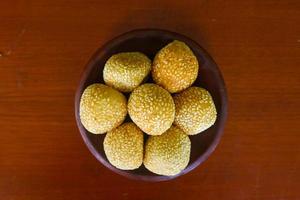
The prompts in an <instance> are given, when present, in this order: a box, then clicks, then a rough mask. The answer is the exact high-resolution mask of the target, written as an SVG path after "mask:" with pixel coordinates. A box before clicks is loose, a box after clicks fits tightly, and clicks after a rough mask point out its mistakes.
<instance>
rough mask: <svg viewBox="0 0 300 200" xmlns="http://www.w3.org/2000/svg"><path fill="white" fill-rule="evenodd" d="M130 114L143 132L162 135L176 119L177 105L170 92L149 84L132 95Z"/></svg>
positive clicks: (130, 98)
mask: <svg viewBox="0 0 300 200" xmlns="http://www.w3.org/2000/svg"><path fill="white" fill-rule="evenodd" d="M128 113H129V116H130V118H131V119H132V121H133V122H134V123H135V124H136V125H137V126H138V127H139V128H140V129H142V131H144V132H145V133H147V134H149V135H160V134H162V133H163V132H165V131H166V130H167V129H169V128H170V127H171V125H172V123H173V121H174V117H175V105H174V102H173V99H172V96H171V95H170V94H169V93H168V91H166V90H165V89H163V88H162V87H159V86H158V85H155V84H151V83H147V84H144V85H141V86H139V87H138V88H136V89H135V90H134V91H133V92H132V93H131V95H130V97H129V100H128Z"/></svg>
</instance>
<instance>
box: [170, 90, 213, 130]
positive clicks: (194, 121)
mask: <svg viewBox="0 0 300 200" xmlns="http://www.w3.org/2000/svg"><path fill="white" fill-rule="evenodd" d="M174 102H175V108H176V114H175V121H174V124H175V125H177V126H178V127H180V128H181V129H182V130H183V131H184V132H185V133H187V134H188V135H195V134H198V133H200V132H202V131H204V130H206V129H208V128H209V127H211V126H212V125H213V124H214V123H215V121H216V118H217V111H216V107H215V104H214V102H213V99H212V97H211V95H210V94H209V92H208V91H207V90H205V89H203V88H200V87H190V88H188V89H186V90H184V91H183V92H181V93H179V94H176V95H175V96H174Z"/></svg>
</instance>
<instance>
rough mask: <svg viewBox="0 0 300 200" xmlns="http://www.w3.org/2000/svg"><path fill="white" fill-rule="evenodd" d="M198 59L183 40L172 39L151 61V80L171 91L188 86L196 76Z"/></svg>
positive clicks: (180, 89)
mask: <svg viewBox="0 0 300 200" xmlns="http://www.w3.org/2000/svg"><path fill="white" fill-rule="evenodd" d="M198 69H199V65H198V60H197V58H196V56H195V55H194V53H193V52H192V51H191V49H190V48H189V47H188V46H187V45H186V44H185V43H183V42H180V41H177V40H175V41H173V42H171V43H169V44H168V45H167V46H165V47H164V48H162V49H161V50H160V51H159V52H158V53H157V54H156V56H155V58H154V61H153V69H152V77H153V80H154V81H155V82H156V83H157V84H158V85H161V86H162V87H164V88H165V89H166V90H168V91H169V92H171V93H175V92H180V91H182V90H184V89H186V88H188V87H190V86H191V85H192V84H193V83H194V81H195V80H196V78H197V76H198Z"/></svg>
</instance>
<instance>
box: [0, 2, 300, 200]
mask: <svg viewBox="0 0 300 200" xmlns="http://www.w3.org/2000/svg"><path fill="white" fill-rule="evenodd" d="M149 27H154V28H163V29H169V30H172V31H176V32H179V33H182V34H185V35H187V36H189V37H191V38H193V39H195V40H196V41H198V42H199V43H200V44H201V45H202V46H203V47H204V48H205V49H206V50H207V51H208V52H210V54H211V55H212V56H213V57H214V59H215V60H216V62H217V63H218V64H219V66H220V69H221V70H222V72H223V75H224V78H225V81H226V84H227V88H228V95H229V118H228V121H227V125H226V129H225V134H224V136H223V138H222V140H221V143H220V145H219V146H218V148H217V149H216V151H215V152H214V153H213V155H212V156H211V157H210V158H209V159H208V160H207V161H206V162H205V163H204V164H203V165H201V166H200V167H198V168H197V169H195V170H194V171H192V172H191V173H189V174H187V175H185V176H183V177H180V178H178V179H175V180H173V181H170V182H162V183H146V182H138V181H132V180H128V179H126V178H123V177H121V176H119V175H116V174H114V173H112V172H111V171H109V170H108V169H106V168H105V167H103V166H102V165H101V164H100V163H98V162H97V160H96V159H95V158H94V157H93V156H92V155H91V154H90V152H89V151H88V149H87V148H86V146H85V145H84V143H83V141H82V139H81V137H80V134H79V132H78V130H77V127H76V124H75V119H74V94H75V89H76V87H77V83H78V81H79V78H80V75H81V73H82V71H83V69H84V66H85V64H86V62H87V61H88V59H89V58H90V56H91V55H92V54H93V52H94V51H95V50H96V49H97V48H98V47H100V46H101V45H103V44H104V43H105V42H106V41H107V40H109V39H111V38H113V37H114V36H116V35H118V34H120V33H123V32H125V31H128V30H132V29H136V28H149ZM0 52H1V57H0V127H1V139H0V199H3V200H13V199H14V200H25V199H26V200H27V199H30V200H37V199H41V200H42V199H43V200H45V199H53V200H60V199H72V200H75V199H89V200H90V199H130V200H133V199H149V200H150V199H151V200H152V199H163V200H165V199H209V200H213V199H216V200H223V199H224V200H225V199H226V200H248V199H249V200H250V199H251V200H253V199H254V200H256V199H262V200H271V199H272V200H273V199H274V200H279V199H281V200H296V199H300V170H299V169H300V146H299V145H300V131H299V129H300V126H299V120H300V116H299V115H300V106H299V103H300V1H298V0H286V1H283V0H281V1H280V0H265V1H261V0H243V1H239V0H236V1H232V0H225V1H224V0H212V1H205V0H202V1H188V0H185V1H175V0H174V1H171V0H170V1H139V0H130V1H120V0H113V1H110V2H108V1H100V0H74V1H68V0H60V1H58V0H47V1H46V0H27V1H25V0H2V1H0Z"/></svg>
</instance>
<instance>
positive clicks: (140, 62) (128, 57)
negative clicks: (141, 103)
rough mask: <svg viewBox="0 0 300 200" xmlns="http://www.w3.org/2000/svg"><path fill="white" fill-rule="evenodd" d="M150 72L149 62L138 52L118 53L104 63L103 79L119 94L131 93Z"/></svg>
mask: <svg viewBox="0 0 300 200" xmlns="http://www.w3.org/2000/svg"><path fill="white" fill-rule="evenodd" d="M150 70H151V60H150V59H149V58H148V57H147V56H146V55H144V54H142V53H140V52H126V53H118V54H115V55H113V56H111V57H110V58H109V59H108V61H107V62H106V63H105V66H104V70H103V78H104V81H105V83H106V84H107V85H109V86H112V87H114V88H116V89H117V90H119V91H121V92H131V91H132V90H133V89H134V88H136V87H137V86H139V85H140V84H141V83H142V82H143V80H144V79H145V78H146V76H147V75H148V74H149V72H150Z"/></svg>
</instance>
